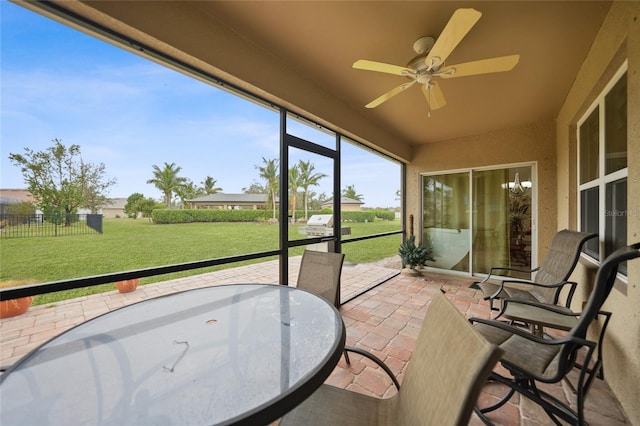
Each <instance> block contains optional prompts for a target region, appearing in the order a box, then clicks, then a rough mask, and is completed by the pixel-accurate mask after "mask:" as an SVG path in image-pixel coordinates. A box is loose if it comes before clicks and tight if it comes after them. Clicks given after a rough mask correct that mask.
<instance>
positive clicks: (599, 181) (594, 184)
mask: <svg viewBox="0 0 640 426" xmlns="http://www.w3.org/2000/svg"><path fill="white" fill-rule="evenodd" d="M627 69H628V61H627V60H625V61H624V63H623V64H622V65H621V66H620V68H619V69H618V71H616V73H615V74H614V75H613V77H612V78H611V80H609V82H608V83H607V85H606V86H605V87H604V89H603V90H602V91H601V92H600V93H599V94H598V96H597V98H596V100H595V101H594V102H593V103H592V104H591V106H590V107H589V108H588V109H587V111H586V112H585V113H584V114H583V115H582V117H581V118H580V120H579V121H578V124H577V128H576V133H577V141H578V155H577V160H576V166H577V173H576V175H577V176H576V180H577V188H578V194H577V204H578V209H577V210H578V229H582V223H581V222H582V201H581V195H582V192H583V191H585V190H588V189H592V188H598V213H599V221H598V227H599V229H598V239H599V243H598V254H599V257H600V260H598V259H595V258H593V257H592V256H590V255H588V254H586V253H584V252H583V253H582V256H583V257H585V258H587V259H588V260H589V261H591V262H594V263H595V264H597V265H599V264H600V262H601V261H602V260H604V259H605V258H606V256H608V255H609V254H611V253H606V252H605V236H606V188H607V184H609V183H611V182H615V181H617V180H620V179H624V178H628V169H629V167H628V166H627V167H625V168H623V169H620V170H616V171H615V172H612V173H609V174H605V173H606V167H605V165H606V158H605V157H606V150H605V113H606V110H605V98H606V96H607V94H609V92H610V91H611V89H612V88H613V87H614V86H615V85H616V84H617V83H618V81H619V80H620V78H622V76H623V75H624V74H625V73H627ZM627 78H628V76H627ZM627 101H628V97H627ZM596 108H599V111H598V113H599V114H598V115H599V116H598V177H597V178H595V179H593V180H591V181H589V182H586V183H584V184H580V170H581V168H580V157H581V153H580V148H581V144H580V127H581V126H582V125H583V124H584V122H585V121H586V120H587V119H588V118H589V117H590V116H591V114H592V113H593V111H594V110H595V109H596ZM628 151H629V149H628V142H627V152H628ZM618 278H619V279H620V280H621V281H623V282H624V283H626V282H627V277H626V275H623V274H621V273H618Z"/></svg>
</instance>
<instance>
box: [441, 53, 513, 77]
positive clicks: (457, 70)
mask: <svg viewBox="0 0 640 426" xmlns="http://www.w3.org/2000/svg"><path fill="white" fill-rule="evenodd" d="M518 61H520V55H509V56H500V57H498V58H489V59H482V60H480V61H473V62H465V63H462V64H456V65H451V66H448V67H445V68H443V69H442V70H440V71H439V72H438V75H439V76H440V77H443V78H453V77H465V76H467V75H476V74H488V73H492V72H503V71H511V70H512V69H513V67H515V66H516V65H517V64H518ZM451 70H453V71H451Z"/></svg>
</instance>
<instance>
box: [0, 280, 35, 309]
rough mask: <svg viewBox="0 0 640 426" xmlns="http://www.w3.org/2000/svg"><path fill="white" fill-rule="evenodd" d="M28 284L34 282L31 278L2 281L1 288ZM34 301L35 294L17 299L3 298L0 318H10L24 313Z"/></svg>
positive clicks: (0, 303)
mask: <svg viewBox="0 0 640 426" xmlns="http://www.w3.org/2000/svg"><path fill="white" fill-rule="evenodd" d="M26 284H33V281H29V280H9V281H0V288H9V287H17V286H21V285H26ZM32 302H33V296H25V297H19V298H17V299H10V300H3V301H2V302H0V318H10V317H15V316H17V315H22V314H24V313H25V312H27V310H28V309H29V306H31V303H32Z"/></svg>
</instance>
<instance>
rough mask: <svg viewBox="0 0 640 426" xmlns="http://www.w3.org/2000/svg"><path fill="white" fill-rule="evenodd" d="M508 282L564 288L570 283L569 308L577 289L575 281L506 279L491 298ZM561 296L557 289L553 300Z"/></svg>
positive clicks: (555, 301) (556, 301)
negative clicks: (543, 282) (546, 281)
mask: <svg viewBox="0 0 640 426" xmlns="http://www.w3.org/2000/svg"><path fill="white" fill-rule="evenodd" d="M508 283H512V284H520V285H529V286H532V287H543V288H558V289H560V288H562V287H564V286H565V285H567V284H569V285H570V286H571V288H570V289H569V295H568V296H567V305H566V306H567V308H568V307H569V306H571V299H573V293H574V292H575V291H576V286H577V283H575V282H573V281H561V282H559V283H556V284H540V283H537V282H534V281H524V280H504V281H502V282H501V283H500V285H499V286H498V290H497V291H496V292H495V293H494V294H492V295H491V296H490V298H496V297H497V296H498V295H499V294H500V293H501V292H502V290H504V287H505V284H508ZM559 296H560V292H559V291H557V292H556V295H555V300H554V301H553V303H558V297H559Z"/></svg>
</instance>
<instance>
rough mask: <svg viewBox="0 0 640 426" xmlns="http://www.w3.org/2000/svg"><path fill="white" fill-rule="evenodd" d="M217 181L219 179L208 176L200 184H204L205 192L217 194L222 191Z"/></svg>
mask: <svg viewBox="0 0 640 426" xmlns="http://www.w3.org/2000/svg"><path fill="white" fill-rule="evenodd" d="M216 182H217V181H216V180H215V179H214V178H212V177H211V176H207V178H206V179H205V180H203V181H202V182H200V185H202V189H203V190H204V193H205V194H207V195H210V194H217V193H218V192H221V191H222V188H220V187H218V186H216Z"/></svg>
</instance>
